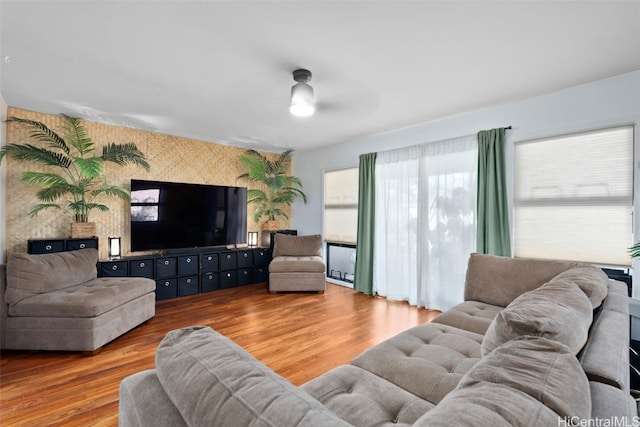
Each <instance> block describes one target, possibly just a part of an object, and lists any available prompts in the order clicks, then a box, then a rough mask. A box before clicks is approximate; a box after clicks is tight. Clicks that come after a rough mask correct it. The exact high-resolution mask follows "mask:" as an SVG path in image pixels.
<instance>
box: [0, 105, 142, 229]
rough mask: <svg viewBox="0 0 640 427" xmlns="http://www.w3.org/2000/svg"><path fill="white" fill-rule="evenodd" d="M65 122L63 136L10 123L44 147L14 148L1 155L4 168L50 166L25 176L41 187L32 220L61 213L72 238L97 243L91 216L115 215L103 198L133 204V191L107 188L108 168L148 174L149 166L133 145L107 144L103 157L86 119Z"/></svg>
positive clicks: (26, 122) (20, 121)
mask: <svg viewBox="0 0 640 427" xmlns="http://www.w3.org/2000/svg"><path fill="white" fill-rule="evenodd" d="M63 117H64V128H63V129H62V131H61V132H60V134H58V133H56V132H54V131H53V130H51V129H50V128H49V127H47V126H46V125H45V124H43V123H41V122H38V121H35V120H28V119H22V118H18V117H9V118H8V119H7V122H10V123H16V124H18V125H20V126H24V127H25V128H26V129H28V130H29V138H30V140H31V141H32V142H33V143H34V144H35V143H42V145H44V147H41V146H37V145H34V144H31V143H27V142H25V143H23V144H8V145H6V146H4V147H2V148H1V149H0V162H1V161H2V159H3V158H4V156H9V157H11V158H13V159H15V160H19V161H28V162H33V163H37V164H40V165H42V166H45V167H46V168H45V169H44V170H41V171H29V172H23V173H22V175H21V176H20V180H21V181H22V182H24V183H25V184H29V185H39V186H40V189H39V190H38V191H37V192H36V198H37V199H38V200H39V201H40V203H38V204H37V205H35V206H34V207H33V208H32V209H31V211H30V212H29V215H30V216H32V217H33V216H36V215H37V214H38V213H39V212H40V211H42V210H44V209H60V210H62V211H64V212H67V213H68V214H70V216H71V219H72V221H73V222H72V224H71V237H91V236H94V235H95V234H96V232H95V229H96V227H95V223H90V222H89V214H90V213H91V211H93V210H98V211H107V210H109V208H108V207H107V206H106V205H104V204H102V203H100V202H99V201H98V198H99V197H100V196H103V195H106V196H114V197H119V198H122V199H125V200H128V199H129V197H130V195H129V191H128V190H127V189H125V188H122V187H119V186H116V185H110V184H108V183H107V179H106V177H105V176H104V175H103V173H102V171H103V166H104V163H105V162H113V163H116V164H119V165H126V164H129V163H132V164H135V165H137V166H140V167H143V168H144V169H147V170H148V169H149V164H148V163H147V161H146V159H145V156H144V154H143V153H142V152H140V150H138V148H137V147H136V145H135V144H133V143H126V144H116V143H110V144H107V145H105V146H104V147H103V149H102V153H101V154H99V155H98V154H97V153H95V151H96V147H95V144H94V143H93V142H92V141H91V139H90V138H89V137H88V135H87V131H86V129H85V127H84V125H83V124H82V122H81V121H80V119H77V118H73V117H69V116H64V115H63Z"/></svg>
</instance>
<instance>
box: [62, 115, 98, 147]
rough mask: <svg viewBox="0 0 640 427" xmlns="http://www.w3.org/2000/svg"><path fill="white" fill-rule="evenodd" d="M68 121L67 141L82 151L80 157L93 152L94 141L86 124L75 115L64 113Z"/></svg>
mask: <svg viewBox="0 0 640 427" xmlns="http://www.w3.org/2000/svg"><path fill="white" fill-rule="evenodd" d="M62 117H64V119H65V120H66V122H67V129H66V134H65V136H66V141H67V142H68V143H69V144H70V145H71V146H73V147H74V148H75V149H76V150H78V152H79V153H80V157H84V156H85V155H87V154H89V153H91V152H92V151H93V149H94V144H93V141H91V139H90V138H89V136H88V135H87V130H86V129H85V128H84V125H83V124H82V122H81V121H80V119H77V118H75V117H69V116H66V115H64V114H63V115H62Z"/></svg>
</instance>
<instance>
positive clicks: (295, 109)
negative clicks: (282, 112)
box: [289, 69, 316, 116]
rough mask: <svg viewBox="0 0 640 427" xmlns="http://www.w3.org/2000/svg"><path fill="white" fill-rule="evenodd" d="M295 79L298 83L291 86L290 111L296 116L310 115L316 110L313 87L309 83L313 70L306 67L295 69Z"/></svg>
mask: <svg viewBox="0 0 640 427" xmlns="http://www.w3.org/2000/svg"><path fill="white" fill-rule="evenodd" d="M293 79H294V80H295V81H296V82H297V83H296V84H295V85H293V86H292V87H291V106H290V107H289V111H290V112H291V114H293V115H294V116H310V115H312V114H313V113H314V112H315V110H316V107H315V98H314V96H313V88H312V87H311V86H310V85H309V84H308V83H307V82H308V81H309V80H311V72H310V71H309V70H304V69H300V70H295V71H294V72H293Z"/></svg>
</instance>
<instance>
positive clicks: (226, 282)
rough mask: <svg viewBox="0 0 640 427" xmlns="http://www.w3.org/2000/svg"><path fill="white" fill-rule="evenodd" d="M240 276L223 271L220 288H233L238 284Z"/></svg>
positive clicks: (234, 272) (232, 272)
mask: <svg viewBox="0 0 640 427" xmlns="http://www.w3.org/2000/svg"><path fill="white" fill-rule="evenodd" d="M237 277H238V275H237V274H236V271H235V270H234V271H222V272H221V273H220V287H221V288H233V287H234V286H236V284H237V283H238V280H237Z"/></svg>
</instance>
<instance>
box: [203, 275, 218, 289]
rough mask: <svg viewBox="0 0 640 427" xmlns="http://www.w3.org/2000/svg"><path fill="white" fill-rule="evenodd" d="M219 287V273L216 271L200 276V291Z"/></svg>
mask: <svg viewBox="0 0 640 427" xmlns="http://www.w3.org/2000/svg"><path fill="white" fill-rule="evenodd" d="M216 289H220V275H219V274H218V273H204V274H203V275H202V276H201V277H200V291H201V292H209V291H214V290H216Z"/></svg>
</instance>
